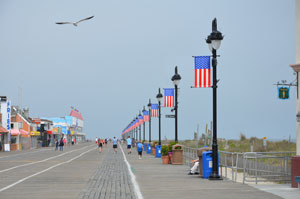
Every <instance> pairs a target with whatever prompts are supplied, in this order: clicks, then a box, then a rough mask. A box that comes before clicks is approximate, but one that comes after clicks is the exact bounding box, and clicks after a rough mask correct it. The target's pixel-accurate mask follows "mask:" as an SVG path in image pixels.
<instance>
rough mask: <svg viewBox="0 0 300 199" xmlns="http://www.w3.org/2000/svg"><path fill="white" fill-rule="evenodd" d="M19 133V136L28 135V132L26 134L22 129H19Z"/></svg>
mask: <svg viewBox="0 0 300 199" xmlns="http://www.w3.org/2000/svg"><path fill="white" fill-rule="evenodd" d="M20 133H21V135H29V132H27V131H25V130H23V129H20Z"/></svg>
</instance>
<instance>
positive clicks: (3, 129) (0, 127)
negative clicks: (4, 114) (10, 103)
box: [0, 126, 8, 133]
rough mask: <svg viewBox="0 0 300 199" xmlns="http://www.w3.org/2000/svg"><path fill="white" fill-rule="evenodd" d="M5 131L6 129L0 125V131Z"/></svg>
mask: <svg viewBox="0 0 300 199" xmlns="http://www.w3.org/2000/svg"><path fill="white" fill-rule="evenodd" d="M7 132H8V130H6V129H5V128H3V127H2V126H0V133H7Z"/></svg>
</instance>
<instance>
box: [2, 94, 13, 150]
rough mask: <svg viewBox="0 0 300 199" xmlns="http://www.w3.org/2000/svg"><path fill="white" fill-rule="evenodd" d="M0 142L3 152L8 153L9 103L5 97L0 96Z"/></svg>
mask: <svg viewBox="0 0 300 199" xmlns="http://www.w3.org/2000/svg"><path fill="white" fill-rule="evenodd" d="M0 113H1V118H0V123H1V124H0V127H2V128H1V130H0V142H1V145H2V150H3V151H10V114H11V102H10V100H9V99H7V98H6V97H5V96H0Z"/></svg>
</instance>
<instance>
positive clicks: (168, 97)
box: [164, 88, 174, 107]
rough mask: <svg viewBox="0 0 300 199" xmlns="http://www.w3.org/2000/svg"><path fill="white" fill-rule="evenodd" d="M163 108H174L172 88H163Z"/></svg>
mask: <svg viewBox="0 0 300 199" xmlns="http://www.w3.org/2000/svg"><path fill="white" fill-rule="evenodd" d="M164 90H165V107H174V88H164Z"/></svg>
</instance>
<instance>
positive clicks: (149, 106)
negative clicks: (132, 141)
mask: <svg viewBox="0 0 300 199" xmlns="http://www.w3.org/2000/svg"><path fill="white" fill-rule="evenodd" d="M148 108H149V143H150V142H151V100H150V99H149V104H148Z"/></svg>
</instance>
